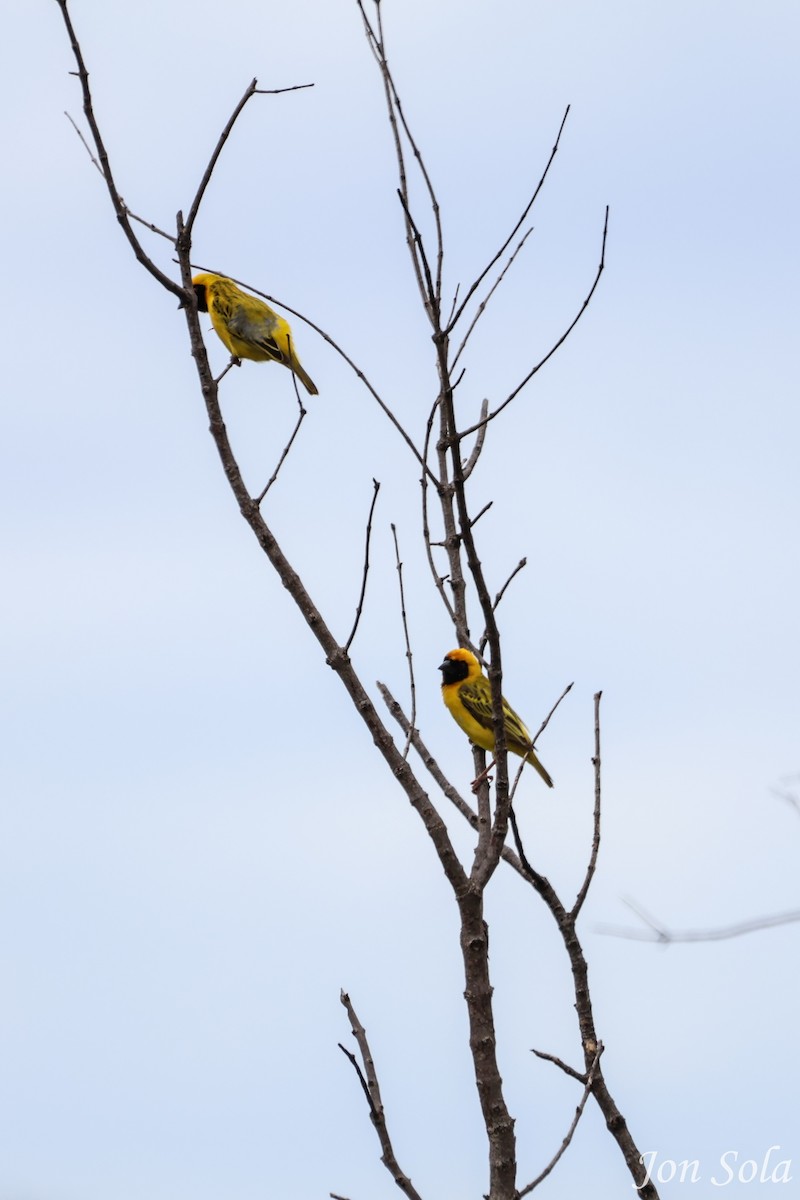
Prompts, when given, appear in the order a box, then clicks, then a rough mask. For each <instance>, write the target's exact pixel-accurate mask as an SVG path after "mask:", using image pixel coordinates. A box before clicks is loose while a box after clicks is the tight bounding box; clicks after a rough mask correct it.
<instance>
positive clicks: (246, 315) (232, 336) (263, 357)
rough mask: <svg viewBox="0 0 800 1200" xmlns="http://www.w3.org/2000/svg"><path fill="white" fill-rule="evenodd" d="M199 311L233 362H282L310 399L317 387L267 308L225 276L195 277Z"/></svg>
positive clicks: (284, 329) (287, 334)
mask: <svg viewBox="0 0 800 1200" xmlns="http://www.w3.org/2000/svg"><path fill="white" fill-rule="evenodd" d="M192 286H193V287H194V291H195V295H196V296H197V308H198V310H199V311H200V312H207V313H208V315H209V316H210V317H211V324H212V325H213V326H214V329H215V330H216V332H217V334H218V336H219V338H220V339H221V340H222V341H223V342H224V344H225V345H226V346H227V347H228V349H229V350H230V352H231V354H232V355H233V357H234V358H236V359H240V358H250V359H252V360H253V361H254V362H269V361H272V362H279V363H283V365H284V367H288V368H289V370H290V371H293V372H294V374H295V375H296V376H297V378H298V379H299V380H300V382H301V383H302V384H303V386H304V387H305V389H306V391H307V392H308V393H309V395H311V396H316V395H317V388H316V384H315V383H314V381H313V379H311V377H310V376H309V375H306V373H305V371H304V370H303V368H302V367H301V366H300V359H299V358H298V357H297V355H296V354H295V352H294V338H293V337H292V331H291V329H290V328H289V323H288V321H284V319H283V317H281V316H279V315H278V313H276V312H275V311H274V310H273V309H271V308H270V306H269V305H268V304H265V303H264V301H263V300H259V299H258V297H257V296H251V295H249V293H248V292H243V291H242V290H241V288H238V287H237V286H236V284H235V283H233V282H232V281H231V280H230V279H226V278H225V277H224V275H195V277H194V279H193V280H192Z"/></svg>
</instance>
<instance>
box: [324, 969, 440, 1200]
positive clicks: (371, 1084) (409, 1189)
mask: <svg viewBox="0 0 800 1200" xmlns="http://www.w3.org/2000/svg"><path fill="white" fill-rule="evenodd" d="M339 999H340V1000H341V1002H342V1004H343V1005H344V1007H345V1009H346V1010H347V1016H348V1017H349V1019H350V1028H351V1030H352V1032H353V1037H354V1038H355V1039H356V1043H357V1045H358V1050H359V1054H360V1055H361V1061H362V1063H363V1064H364V1070H363V1072H362V1070H361V1068H360V1067H359V1065H358V1062H357V1061H356V1057H355V1055H354V1054H351V1053H350V1051H349V1050H345V1048H344V1046H343V1045H342V1044H341V1042H340V1043H339V1049H340V1050H341V1051H342V1053H343V1054H344V1055H346V1057H347V1058H348V1059H349V1060H350V1062H351V1063H352V1064H353V1067H354V1069H355V1071H356V1074H357V1075H358V1078H359V1081H360V1083H361V1086H362V1088H363V1089H364V1094H365V1096H366V1097H367V1103H368V1104H369V1115H370V1120H371V1121H372V1124H373V1125H374V1126H375V1132H376V1133H377V1135H378V1141H379V1142H380V1144H381V1162H382V1163H383V1164H384V1166H385V1167H386V1169H387V1171H389V1172H390V1174H391V1176H392V1178H393V1179H394V1181H395V1183H396V1184H397V1186H398V1188H399V1189H400V1191H401V1192H402V1193H403V1195H405V1196H408V1198H409V1200H421V1197H420V1194H419V1192H418V1191H417V1189H416V1188H415V1187H414V1185H413V1184H412V1182H411V1180H410V1179H409V1178H408V1176H407V1175H406V1174H405V1173H404V1172H403V1171H401V1170H400V1165H399V1163H398V1161H397V1156H396V1155H395V1152H394V1147H393V1146H392V1139H391V1138H390V1137H389V1129H388V1127H387V1124H386V1114H385V1110H384V1107H383V1100H382V1099H381V1089H380V1085H379V1084H378V1076H377V1074H376V1073H375V1063H374V1061H373V1058H372V1051H371V1050H370V1048H369V1042H368V1041H367V1032H366V1030H365V1029H364V1026H363V1025H362V1024H361V1022H360V1021H359V1019H358V1017H357V1016H356V1012H355V1009H354V1008H353V1005H352V1003H351V1001H350V997H349V996H348V995H347V992H341V993H340V996H339ZM365 1075H366V1078H365Z"/></svg>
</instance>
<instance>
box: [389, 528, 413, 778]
mask: <svg viewBox="0 0 800 1200" xmlns="http://www.w3.org/2000/svg"><path fill="white" fill-rule="evenodd" d="M392 537H393V538H394V560H395V563H396V565H397V579H398V582H399V585H400V616H401V617H402V619H403V637H404V639H405V643H406V660H407V661H408V683H409V689H410V693H411V720H410V723H409V729H408V733H407V734H406V744H405V746H404V747H403V758H408V750H409V747H410V745H411V735H412V733H413V732H414V728H415V726H416V723H417V686H416V683H415V682H414V659H413V655H412V653H411V639H410V637H409V633H408V617H407V615H406V597H405V590H404V588H403V564H402V562H401V561H400V547H399V545H398V542H397V526H396V525H394V524H392Z"/></svg>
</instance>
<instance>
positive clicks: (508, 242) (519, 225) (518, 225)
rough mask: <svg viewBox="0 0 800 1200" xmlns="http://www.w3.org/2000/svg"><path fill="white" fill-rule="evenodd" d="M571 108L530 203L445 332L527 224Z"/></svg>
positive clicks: (563, 121) (447, 331) (457, 318)
mask: <svg viewBox="0 0 800 1200" xmlns="http://www.w3.org/2000/svg"><path fill="white" fill-rule="evenodd" d="M569 109H570V106H569V105H567V108H566V111H565V113H564V116H563V117H562V118H561V124H560V125H559V127H558V133H557V134H556V140H555V142H554V144H553V149H552V150H551V151H550V157H549V158H548V160H547V164H546V166H545V168H544V171H543V172H542V176H541V178H540V180H539V182H538V183H537V185H536V187H535V188H534V192H533V195H532V196H531V198H530V200H529V201H528V203H527V204H526V205H525V208H524V209H523V210H522V215H521V216H520V218H519V220H518V221H517V223H516V225H515V226H514V228H513V229H512V230H511V233H510V234H509V235H508V237H507V238H506V240H505V241H504V242H503V244H502V246H501V247H500V249H499V250H498V251H497V253H496V254H495V255H494V257H493V258H491V259H490V260H489V262H488V263H487V264H486V266H485V267H484V268H483V270H482V271H481V273H480V275H478V277H477V279H476V280H475V281H474V282H473V283H471V284H470V286H469V287H468V288H467V293H466V295H465V296H464V299H463V300H462V301H461V304H460V305H459V307H458V308H457V309H456V312H455V314H454V316H452V317H451V318H450V321H449V323H448V325H447V328H446V329H445V331H444V332H445V333H452V331H453V329H454V328H455V326H456V324H457V322H458V321H459V320H460V318H461V314H462V313H463V312H464V309H465V308H466V307H467V305H468V304H469V302H470V300H471V299H472V297H473V296H474V295H475V292H476V291H477V290H478V288H479V287H480V286H481V284H482V283H483V281H484V279H485V278H486V276H487V275H488V274H489V272H490V271H491V269H492V267H494V265H495V263H498V262H499V261H500V259H501V258H502V257H503V255H504V254H505V252H506V250H507V249H508V247H509V246H510V245H511V243H512V242H513V240H514V238H515V237H516V236H517V234H518V233H519V231H520V229H521V228H522V226H523V225H524V224H525V221H526V219H527V216H528V213H529V212H530V211H531V209H532V208H533V206H534V204H535V203H536V198H537V196H538V195H539V192H540V191H541V190H542V187H543V186H544V181H545V179H547V175H548V172H549V170H550V167H551V166H552V165H553V159H554V158H555V156H556V153H557V152H558V144H559V142H560V141H561V134H562V133H563V131H564V126H565V125H566V123H567V117H568V116H569Z"/></svg>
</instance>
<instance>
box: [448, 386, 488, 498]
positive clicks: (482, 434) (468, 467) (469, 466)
mask: <svg viewBox="0 0 800 1200" xmlns="http://www.w3.org/2000/svg"><path fill="white" fill-rule="evenodd" d="M453 386H454V387H455V384H453ZM488 412H489V401H488V400H486V399H484V400H482V401H481V424H480V425H479V426H478V436H477V437H476V439H475V445H474V446H473V447H472V453H471V454H470V456H469V458H468V459H467V461H466V462H465V463H464V470H463V474H464V482H465V483H466V481H467V480H468V479H469V477H470V475H471V474H472V472H473V471H474V470H475V467H476V464H477V462H478V459H479V458H480V456H481V451H482V450H483V443H484V442H485V441H486V416H487V414H488Z"/></svg>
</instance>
